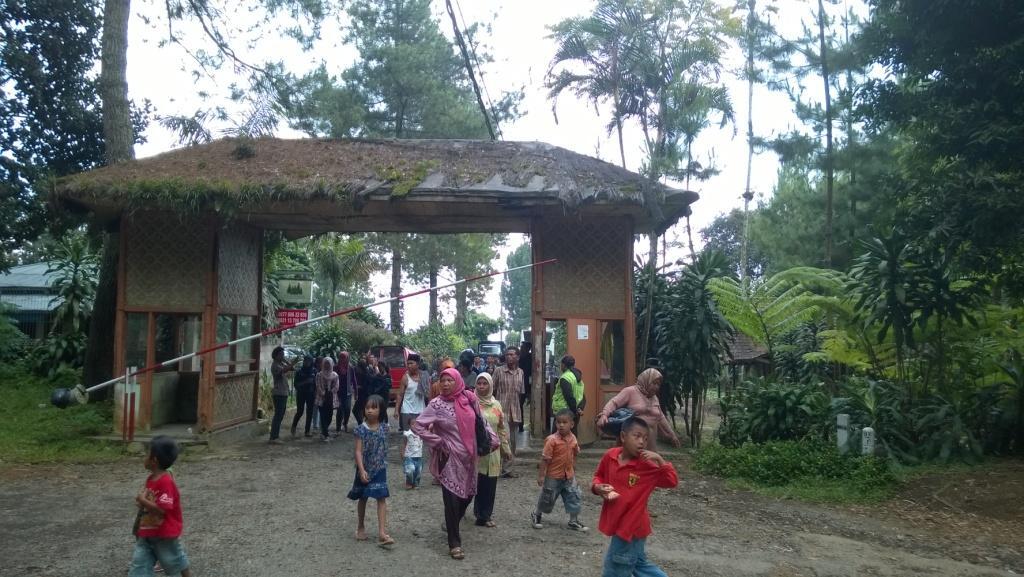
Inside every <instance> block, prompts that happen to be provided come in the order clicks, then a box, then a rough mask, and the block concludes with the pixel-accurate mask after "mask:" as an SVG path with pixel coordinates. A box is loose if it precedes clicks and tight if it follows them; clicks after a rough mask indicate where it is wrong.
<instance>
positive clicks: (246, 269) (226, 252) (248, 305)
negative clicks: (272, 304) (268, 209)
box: [217, 224, 262, 315]
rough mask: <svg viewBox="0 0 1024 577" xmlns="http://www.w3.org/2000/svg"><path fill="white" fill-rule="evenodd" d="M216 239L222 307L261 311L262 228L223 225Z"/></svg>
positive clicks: (232, 310)
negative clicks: (259, 308)
mask: <svg viewBox="0 0 1024 577" xmlns="http://www.w3.org/2000/svg"><path fill="white" fill-rule="evenodd" d="M217 239H218V244H217V298H218V299H219V303H218V309H219V311H220V312H221V313H233V314H247V315H257V314H259V310H258V307H259V291H260V278H259V275H260V263H259V257H260V242H262V233H261V231H260V230H259V229H256V228H252V227H248V226H244V225H240V224H234V225H231V226H228V227H226V228H224V229H222V230H221V231H220V232H219V234H218V236H217Z"/></svg>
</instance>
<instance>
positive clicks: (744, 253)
mask: <svg viewBox="0 0 1024 577" xmlns="http://www.w3.org/2000/svg"><path fill="white" fill-rule="evenodd" d="M756 10H757V0H747V186H746V187H745V188H744V189H743V242H742V244H741V245H740V284H741V285H742V287H743V293H744V294H746V292H747V290H748V289H749V288H750V275H749V273H748V269H749V268H750V252H749V251H750V200H751V199H752V198H754V193H753V192H751V191H750V177H751V174H752V173H753V170H754V36H755V35H754V18H755V11H756Z"/></svg>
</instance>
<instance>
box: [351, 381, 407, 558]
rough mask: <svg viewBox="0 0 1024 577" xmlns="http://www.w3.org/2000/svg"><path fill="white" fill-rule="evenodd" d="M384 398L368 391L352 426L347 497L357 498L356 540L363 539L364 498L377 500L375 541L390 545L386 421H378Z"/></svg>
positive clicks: (392, 542) (382, 409) (364, 530)
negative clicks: (353, 445)
mask: <svg viewBox="0 0 1024 577" xmlns="http://www.w3.org/2000/svg"><path fill="white" fill-rule="evenodd" d="M386 406H387V405H386V404H385V401H384V398H383V397H381V396H379V395H371V396H370V397H369V398H368V399H366V406H365V407H364V408H363V416H364V420H363V422H362V423H360V424H359V426H357V427H356V429H355V431H354V434H355V437H356V450H355V455H356V478H355V480H354V481H353V482H352V490H351V491H349V492H348V498H349V499H352V500H353V501H358V502H359V503H358V505H357V506H356V510H357V512H358V515H359V525H358V527H357V528H356V540H358V541H365V540H366V524H365V520H366V501H367V500H368V499H375V500H376V501H377V544H378V545H380V546H381V547H390V546H391V545H394V544H395V540H394V539H392V538H391V535H388V532H387V528H388V497H390V494H389V493H388V462H387V461H388V430H389V429H388V424H387V423H382V422H381V413H383V412H384V410H385V407H386Z"/></svg>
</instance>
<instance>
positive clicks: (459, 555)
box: [448, 547, 466, 561]
mask: <svg viewBox="0 0 1024 577" xmlns="http://www.w3.org/2000/svg"><path fill="white" fill-rule="evenodd" d="M448 554H449V555H451V556H452V559H455V560H456V561H462V560H463V559H465V558H466V553H465V552H464V551H463V550H462V547H455V548H453V549H452V550H451V551H449V552H448Z"/></svg>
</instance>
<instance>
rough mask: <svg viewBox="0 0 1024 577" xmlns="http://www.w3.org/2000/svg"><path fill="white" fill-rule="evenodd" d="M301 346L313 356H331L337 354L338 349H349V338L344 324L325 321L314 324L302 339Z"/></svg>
mask: <svg viewBox="0 0 1024 577" xmlns="http://www.w3.org/2000/svg"><path fill="white" fill-rule="evenodd" d="M302 348H304V349H306V354H308V355H312V356H314V357H326V356H331V357H333V356H336V355H337V354H338V351H347V350H349V340H348V335H347V334H346V332H345V327H344V325H343V324H342V323H340V322H337V321H327V322H323V323H320V324H318V325H316V326H315V327H313V328H312V329H310V331H309V332H308V333H306V336H305V337H304V338H303V339H302Z"/></svg>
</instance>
